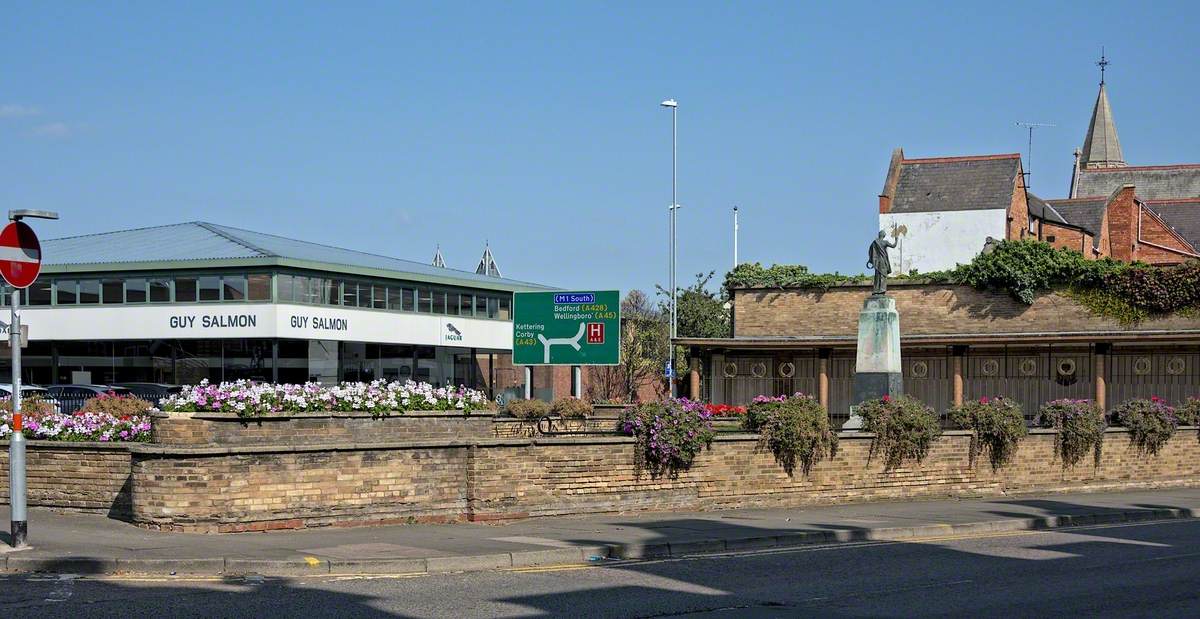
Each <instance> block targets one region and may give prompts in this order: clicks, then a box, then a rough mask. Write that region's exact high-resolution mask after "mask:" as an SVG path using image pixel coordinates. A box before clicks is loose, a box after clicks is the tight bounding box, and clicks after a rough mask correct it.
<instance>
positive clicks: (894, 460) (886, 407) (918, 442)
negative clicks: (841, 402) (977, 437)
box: [856, 396, 942, 470]
mask: <svg viewBox="0 0 1200 619" xmlns="http://www.w3.org/2000/svg"><path fill="white" fill-rule="evenodd" d="M856 412H857V413H858V414H859V415H860V416H861V417H862V420H863V430H864V431H866V432H873V433H875V438H874V439H872V440H871V450H870V452H869V454H868V456H867V461H868V462H870V460H871V458H873V457H874V456H875V454H876V453H882V454H883V463H884V468H885V469H886V470H890V469H894V468H896V467H898V466H900V464H901V463H903V462H904V460H905V459H907V458H912V459H915V460H916V461H917V462H921V461H922V460H924V459H925V456H926V454H928V453H929V446H930V445H932V444H933V441H935V440H937V437H939V436H941V434H942V428H941V426H940V425H939V424H938V415H937V413H935V412H934V411H933V409H932V408H930V407H928V406H925V405H924V404H922V403H921V402H920V401H918V400H915V399H913V398H910V397H908V396H901V397H898V398H891V397H888V396H884V397H883V398H881V399H878V400H867V401H866V402H863V403H862V404H859V405H858V407H857V409H856Z"/></svg>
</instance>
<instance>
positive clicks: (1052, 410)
mask: <svg viewBox="0 0 1200 619" xmlns="http://www.w3.org/2000/svg"><path fill="white" fill-rule="evenodd" d="M1037 424H1038V425H1040V426H1041V427H1043V428H1054V429H1055V430H1057V431H1058V436H1057V437H1056V438H1055V440H1054V448H1055V451H1056V452H1057V454H1058V456H1059V457H1060V458H1062V463H1063V468H1067V467H1069V466H1075V465H1076V464H1079V461H1080V460H1082V459H1083V456H1084V455H1085V454H1087V452H1088V451H1091V452H1092V455H1093V457H1094V459H1095V465H1096V466H1100V451H1101V448H1102V447H1103V446H1104V428H1105V422H1104V411H1102V410H1100V407H1099V406H1096V405H1095V404H1093V403H1092V402H1091V400H1067V399H1064V400H1054V401H1053V402H1047V403H1045V404H1044V405H1042V408H1041V410H1040V411H1038V417H1037Z"/></svg>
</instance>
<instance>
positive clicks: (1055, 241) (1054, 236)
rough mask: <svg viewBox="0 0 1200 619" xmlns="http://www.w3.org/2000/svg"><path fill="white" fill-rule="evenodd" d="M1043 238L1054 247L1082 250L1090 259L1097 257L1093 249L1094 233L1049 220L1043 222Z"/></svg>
mask: <svg viewBox="0 0 1200 619" xmlns="http://www.w3.org/2000/svg"><path fill="white" fill-rule="evenodd" d="M1042 240H1044V241H1046V242H1047V243H1049V244H1050V245H1053V246H1054V247H1058V248H1066V249H1071V250H1074V251H1077V252H1080V253H1082V254H1083V255H1084V256H1085V257H1087V258H1090V259H1094V258H1096V257H1097V256H1096V252H1095V251H1094V249H1093V248H1094V246H1093V237H1092V235H1090V234H1088V233H1086V232H1084V231H1082V230H1076V229H1075V228H1066V227H1063V226H1060V225H1058V224H1055V223H1054V222H1050V221H1048V222H1045V223H1044V224H1042Z"/></svg>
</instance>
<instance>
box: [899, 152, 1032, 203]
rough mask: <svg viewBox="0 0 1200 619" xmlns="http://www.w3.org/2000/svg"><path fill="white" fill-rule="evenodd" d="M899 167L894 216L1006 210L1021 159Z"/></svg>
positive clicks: (907, 163) (916, 162)
mask: <svg viewBox="0 0 1200 619" xmlns="http://www.w3.org/2000/svg"><path fill="white" fill-rule="evenodd" d="M900 166H901V167H900V178H899V181H898V182H897V183H896V192H895V195H894V197H893V198H892V208H891V212H893V213H925V212H931V211H973V210H984V209H1007V208H1008V207H1009V205H1010V204H1011V203H1012V194H1013V188H1014V187H1015V181H1016V178H1017V175H1018V174H1020V170H1021V156H1020V155H1019V154H1015V153H1014V154H1009V155H987V156H982V157H946V158H938V159H905V160H903V161H901V163H900Z"/></svg>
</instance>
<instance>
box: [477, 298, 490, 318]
mask: <svg viewBox="0 0 1200 619" xmlns="http://www.w3.org/2000/svg"><path fill="white" fill-rule="evenodd" d="M475 316H476V317H478V318H483V317H484V316H487V297H485V296H483V295H481V294H477V295H475Z"/></svg>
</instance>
